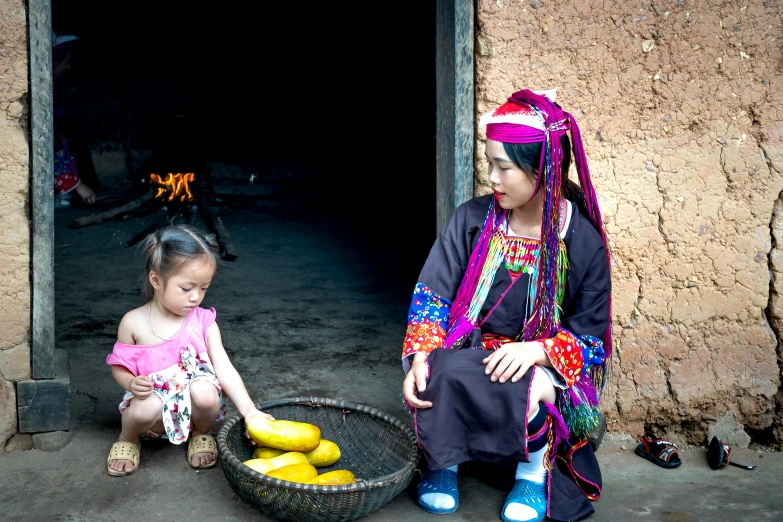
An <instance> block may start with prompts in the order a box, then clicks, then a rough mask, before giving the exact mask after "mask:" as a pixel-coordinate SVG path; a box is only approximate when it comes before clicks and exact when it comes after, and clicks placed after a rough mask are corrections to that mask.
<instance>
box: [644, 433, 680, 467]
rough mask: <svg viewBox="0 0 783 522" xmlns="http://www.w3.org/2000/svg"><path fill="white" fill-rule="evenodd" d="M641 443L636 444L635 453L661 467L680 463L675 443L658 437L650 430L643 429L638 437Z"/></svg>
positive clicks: (675, 465) (674, 465)
mask: <svg viewBox="0 0 783 522" xmlns="http://www.w3.org/2000/svg"><path fill="white" fill-rule="evenodd" d="M639 440H640V441H641V444H639V445H638V446H636V454H637V455H639V456H640V457H643V458H645V459H647V460H649V461H650V462H653V463H655V464H657V465H658V466H660V467H662V468H676V467H677V466H679V465H680V464H682V460H680V455H679V453H678V452H677V445H676V444H674V443H672V442H669V441H668V440H664V439H659V438H658V437H656V436H655V434H654V433H653V432H651V431H645V432H644V435H643V436H641V437H639Z"/></svg>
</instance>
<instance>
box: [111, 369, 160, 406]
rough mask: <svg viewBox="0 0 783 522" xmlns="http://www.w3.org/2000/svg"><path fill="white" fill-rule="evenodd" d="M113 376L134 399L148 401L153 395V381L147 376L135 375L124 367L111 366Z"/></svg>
mask: <svg viewBox="0 0 783 522" xmlns="http://www.w3.org/2000/svg"><path fill="white" fill-rule="evenodd" d="M111 375H112V377H114V380H115V381H117V384H119V385H120V386H122V389H123V390H128V391H129V392H131V393H132V394H133V398H134V399H146V398H147V397H149V396H150V395H151V394H152V381H151V380H150V378H149V377H147V376H146V375H138V376H136V375H133V374H132V373H131V372H130V371H128V369H127V368H125V367H124V366H119V365H117V364H112V365H111Z"/></svg>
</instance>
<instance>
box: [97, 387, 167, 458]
mask: <svg viewBox="0 0 783 522" xmlns="http://www.w3.org/2000/svg"><path fill="white" fill-rule="evenodd" d="M162 414H163V403H162V402H161V401H160V399H158V398H157V397H155V396H154V395H150V396H149V397H147V398H146V399H133V400H132V401H131V402H130V405H129V406H128V407H127V408H125V409H124V410H123V412H122V432H121V433H120V438H119V440H120V441H125V442H132V443H134V444H139V439H140V437H141V435H142V434H143V433H145V432H147V431H154V432H155V433H163V432H164V431H165V428H164V427H163V417H162ZM109 467H110V468H111V469H113V470H114V471H125V472H131V471H133V469H134V468H133V462H131V461H130V460H111V461H109Z"/></svg>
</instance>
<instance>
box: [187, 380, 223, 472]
mask: <svg viewBox="0 0 783 522" xmlns="http://www.w3.org/2000/svg"><path fill="white" fill-rule="evenodd" d="M188 390H189V391H190V405H191V408H193V412H192V413H191V417H190V422H191V431H190V437H194V436H196V435H203V434H205V433H206V434H209V433H210V432H211V431H212V425H213V424H214V423H215V419H217V416H218V412H219V411H220V394H219V393H218V391H217V388H215V386H214V385H213V384H211V383H209V382H207V381H204V380H200V381H196V382H194V383H192V384H191V385H190V386H188ZM214 460H215V455H214V454H212V453H195V454H194V455H193V457H192V458H191V459H190V464H191V466H193V467H196V468H198V467H201V466H205V465H207V464H209V463H210V462H213V461H214Z"/></svg>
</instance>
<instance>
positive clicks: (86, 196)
mask: <svg viewBox="0 0 783 522" xmlns="http://www.w3.org/2000/svg"><path fill="white" fill-rule="evenodd" d="M76 193H77V194H79V196H80V197H81V198H82V199H83V200H84V202H85V203H88V204H90V205H92V204H93V203H95V191H93V190H92V189H91V188H90V187H88V186H87V185H85V184H84V183H82V182H81V181H79V184H78V185H76Z"/></svg>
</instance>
